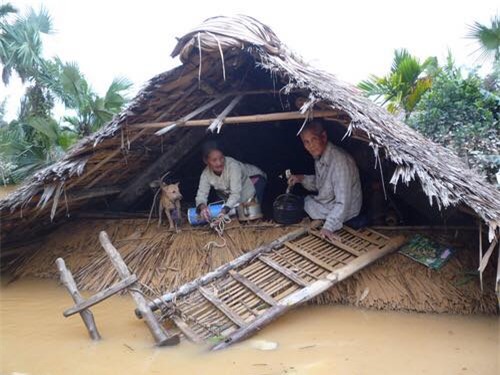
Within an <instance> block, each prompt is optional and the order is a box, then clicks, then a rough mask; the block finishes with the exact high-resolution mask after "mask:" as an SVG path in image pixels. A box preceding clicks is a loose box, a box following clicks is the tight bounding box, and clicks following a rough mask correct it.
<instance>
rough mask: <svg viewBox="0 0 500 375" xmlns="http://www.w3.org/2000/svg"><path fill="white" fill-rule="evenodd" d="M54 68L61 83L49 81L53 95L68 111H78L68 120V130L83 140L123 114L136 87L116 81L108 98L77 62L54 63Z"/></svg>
mask: <svg viewBox="0 0 500 375" xmlns="http://www.w3.org/2000/svg"><path fill="white" fill-rule="evenodd" d="M52 68H53V69H54V70H57V71H58V74H57V79H56V80H54V79H53V76H52V77H49V80H50V82H51V83H50V84H51V88H52V90H53V92H55V93H57V95H58V97H59V98H60V99H61V100H62V101H63V103H64V105H65V106H66V108H68V109H71V110H74V112H75V114H74V115H72V116H64V118H63V121H64V122H66V125H69V126H68V128H71V129H74V130H75V131H76V132H77V133H78V135H79V136H87V135H89V134H91V133H92V132H94V131H96V130H97V129H99V128H100V127H102V126H103V125H104V124H106V123H107V122H108V121H110V120H111V119H112V118H113V116H114V115H115V114H116V113H118V112H120V111H121V109H122V108H123V106H124V105H125V103H126V102H127V100H128V98H127V96H126V91H127V90H129V89H130V87H131V86H132V83H131V82H130V81H129V80H128V79H126V78H115V79H114V80H113V82H112V83H111V85H110V86H109V87H108V90H107V91H106V94H105V96H104V97H100V96H99V95H97V94H96V93H95V92H94V91H93V89H92V87H91V86H90V85H89V83H88V82H87V80H86V79H85V76H84V75H83V74H82V72H81V71H80V69H79V67H78V65H77V64H76V63H74V62H70V63H63V62H62V61H61V60H59V59H57V58H56V59H55V60H54V61H53V65H52Z"/></svg>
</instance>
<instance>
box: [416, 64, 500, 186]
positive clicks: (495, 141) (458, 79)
mask: <svg viewBox="0 0 500 375" xmlns="http://www.w3.org/2000/svg"><path fill="white" fill-rule="evenodd" d="M499 121H500V96H499V93H498V91H496V92H495V91H493V92H492V91H488V87H486V85H485V81H483V80H482V79H481V78H480V77H479V76H478V75H477V73H476V72H475V71H471V72H469V73H468V74H466V75H463V73H462V71H461V69H459V68H457V67H456V66H455V64H454V62H453V60H452V59H451V57H449V58H448V63H447V65H446V66H445V67H443V68H442V69H441V70H440V72H439V73H438V74H437V75H436V76H435V77H434V81H433V85H432V90H430V91H428V92H427V93H426V94H425V95H424V96H423V97H422V99H421V100H420V102H419V103H418V104H417V106H416V109H415V112H414V113H413V114H412V116H411V117H410V118H409V121H408V123H409V125H410V126H412V127H414V128H415V129H417V130H418V131H419V132H421V133H423V134H424V135H426V136H427V137H429V138H430V139H432V140H434V141H436V142H438V143H441V144H443V145H445V146H446V147H448V148H451V149H452V150H454V151H455V152H456V153H458V154H459V155H461V156H463V157H464V158H465V159H466V160H467V161H468V162H469V164H470V165H471V166H473V167H476V168H478V169H480V170H482V171H483V172H484V173H486V174H487V176H488V178H489V179H490V181H491V182H494V178H493V177H494V174H495V173H496V172H497V171H498V170H499V168H500V157H499V156H498V155H499V151H500V123H499Z"/></svg>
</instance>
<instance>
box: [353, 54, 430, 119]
mask: <svg viewBox="0 0 500 375" xmlns="http://www.w3.org/2000/svg"><path fill="white" fill-rule="evenodd" d="M437 70H438V64H437V59H436V58H435V57H430V58H428V59H426V60H425V61H424V62H423V63H420V61H419V60H418V59H417V58H416V57H414V56H412V55H411V54H410V53H409V52H408V51H407V50H406V49H401V50H396V51H394V59H393V62H392V66H391V71H390V72H389V74H387V75H386V76H384V77H378V76H376V75H371V76H370V77H369V78H368V79H367V80H364V81H361V82H360V83H359V85H358V87H359V88H360V89H361V90H363V91H364V92H365V94H366V95H367V96H369V97H372V98H373V99H374V100H375V102H379V103H380V104H381V105H386V106H387V110H388V111H389V112H391V113H398V112H400V111H403V113H404V116H405V118H408V116H409V115H410V114H411V112H412V111H413V110H414V108H415V106H416V105H417V103H418V101H419V100H420V98H421V97H422V95H423V94H424V93H425V92H426V91H427V90H429V89H430V88H431V86H432V76H433V75H434V74H436V72H437Z"/></svg>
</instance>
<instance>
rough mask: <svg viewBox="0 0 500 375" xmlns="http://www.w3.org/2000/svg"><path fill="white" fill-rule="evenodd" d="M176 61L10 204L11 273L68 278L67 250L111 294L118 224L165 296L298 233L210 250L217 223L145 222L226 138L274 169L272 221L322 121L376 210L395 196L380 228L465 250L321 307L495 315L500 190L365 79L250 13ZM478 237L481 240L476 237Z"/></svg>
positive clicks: (393, 260)
mask: <svg viewBox="0 0 500 375" xmlns="http://www.w3.org/2000/svg"><path fill="white" fill-rule="evenodd" d="M172 57H179V58H180V63H179V65H178V66H177V67H175V68H174V69H172V70H170V71H167V72H164V73H161V74H159V75H157V76H155V77H153V78H152V79H151V80H150V81H149V82H148V83H147V84H146V85H145V86H144V88H143V89H142V90H141V91H140V92H139V94H138V95H137V96H136V97H135V99H134V100H133V101H132V102H131V103H130V105H129V106H128V108H127V109H126V110H124V111H123V112H122V113H120V114H119V115H118V116H116V117H115V118H114V119H113V120H112V121H111V122H110V123H108V124H107V125H106V126H105V127H103V128H102V129H101V130H100V131H98V132H96V133H95V134H92V135H91V136H89V137H87V138H85V139H83V140H81V141H80V142H79V143H78V144H76V145H75V146H74V147H73V148H72V149H71V150H70V151H69V152H68V153H67V154H66V155H65V157H64V158H63V159H62V160H60V161H59V162H57V163H55V164H54V165H51V166H49V167H47V168H45V169H43V170H40V171H39V172H37V173H36V174H34V175H33V176H32V177H31V178H29V179H28V180H27V181H25V183H24V184H23V185H22V186H21V187H19V188H18V189H17V190H16V191H15V192H13V193H12V194H10V195H9V196H8V197H6V198H5V199H3V200H1V201H0V210H1V242H2V267H3V268H4V269H5V268H10V269H11V270H13V272H14V274H15V275H17V276H23V275H34V276H40V277H51V276H56V274H57V271H56V269H55V266H54V260H55V259H56V258H57V257H58V256H63V257H64V258H65V259H66V261H67V263H68V266H69V268H71V269H72V270H73V272H74V273H75V275H76V279H77V282H78V283H79V284H80V286H81V287H82V288H84V289H85V288H86V289H93V290H99V289H102V288H105V287H106V286H107V285H109V284H111V283H112V282H113V281H114V280H115V279H116V275H115V274H114V273H113V272H112V270H111V267H108V266H106V264H105V255H104V254H101V253H102V250H101V249H100V247H99V245H98V240H97V233H98V231H99V230H107V232H108V233H110V235H111V237H112V240H113V241H114V243H116V244H117V246H118V247H119V249H120V251H121V252H122V254H123V255H124V259H125V261H126V262H127V264H128V265H129V267H130V268H132V269H134V271H135V272H136V273H137V275H138V277H139V278H140V280H141V281H142V282H143V283H144V284H146V285H149V286H150V287H151V288H152V290H154V291H157V292H162V291H165V290H167V289H170V288H172V287H175V286H177V285H180V284H181V283H183V282H186V281H188V280H189V279H192V278H195V277H197V276H199V275H200V274H203V273H205V272H207V271H209V270H210V269H213V268H215V267H217V266H219V265H220V264H223V263H225V262H227V261H229V260H231V259H233V258H235V257H237V256H238V255H240V254H242V253H243V252H246V251H248V250H251V249H252V248H254V247H256V246H258V245H260V244H262V243H265V242H266V241H270V240H271V239H273V238H275V237H276V236H277V235H279V234H282V233H284V232H286V231H287V230H289V228H287V227H283V226H277V225H274V224H272V223H269V222H265V223H262V224H261V225H260V226H249V225H247V226H238V225H235V226H234V228H233V227H232V228H229V229H228V231H227V234H228V243H227V246H226V247H224V248H222V249H213V250H211V251H204V250H203V245H204V244H205V243H206V242H207V240H209V239H210V238H212V237H213V234H211V233H209V232H208V231H206V230H204V229H200V230H197V229H196V230H195V229H191V228H186V229H184V230H182V231H181V233H179V234H176V233H172V232H169V231H167V229H166V228H164V227H160V228H158V227H156V226H155V225H150V226H148V225H147V217H148V212H149V208H150V206H151V202H152V200H153V192H152V191H151V188H150V186H149V184H150V182H151V181H153V180H155V179H158V178H159V177H160V176H162V175H164V174H165V173H166V172H170V173H171V175H170V176H174V177H175V178H176V179H177V180H179V181H180V182H181V189H182V191H183V194H184V197H185V199H186V201H187V202H189V201H193V199H194V193H195V190H196V186H197V182H198V178H199V175H200V172H201V169H202V163H201V158H200V153H199V147H200V144H201V142H202V141H203V140H204V139H206V138H207V137H214V136H215V137H217V138H218V139H219V140H220V142H222V144H223V145H224V147H225V151H226V153H227V154H228V155H231V156H235V157H236V158H237V159H240V160H243V161H245V162H251V163H253V164H256V165H258V166H259V167H261V168H262V169H263V170H264V171H265V172H266V173H267V174H268V176H269V184H268V185H269V188H268V190H267V192H266V196H265V199H264V212H265V213H266V215H267V217H269V216H270V207H271V202H272V201H273V199H274V198H275V197H276V196H277V195H278V194H280V193H282V192H283V191H284V189H285V183H284V181H283V180H282V179H280V178H279V176H280V175H281V174H282V173H283V172H284V170H285V169H292V170H293V171H294V172H310V171H312V168H313V163H312V159H311V158H310V157H309V156H308V155H307V154H306V152H305V151H304V149H303V147H302V145H301V143H300V140H299V139H298V138H297V136H296V135H297V133H298V131H299V129H300V128H301V126H302V125H303V124H304V123H305V122H307V121H309V120H311V119H313V118H321V119H322V120H323V122H324V123H325V124H327V127H328V132H329V135H330V139H331V141H333V142H334V143H336V144H338V145H340V146H341V147H343V148H345V149H347V150H348V151H349V152H350V153H351V154H352V155H353V156H354V158H355V159H356V161H357V163H358V165H359V168H360V171H361V175H362V176H363V185H364V192H365V197H367V199H365V202H364V204H365V206H370V205H372V206H374V207H375V206H377V205H380V200H377V199H375V197H380V195H381V194H385V198H384V196H383V195H382V197H383V198H382V206H383V207H384V208H383V210H382V213H383V214H386V216H384V215H382V216H381V222H382V224H384V223H385V221H386V219H387V215H388V213H391V214H392V215H393V217H392V218H391V221H393V222H394V224H396V225H392V226H386V227H385V229H386V230H400V231H405V230H406V231H412V230H415V228H417V230H419V231H424V230H426V231H430V232H432V233H433V235H435V236H436V237H441V238H444V239H445V240H446V241H448V242H454V243H457V244H456V246H462V247H465V248H466V250H465V251H461V252H459V255H457V256H456V257H455V259H453V260H452V261H451V262H450V264H449V265H447V266H446V267H445V268H443V270H442V271H441V272H434V271H432V272H431V271H429V270H428V269H425V268H424V267H422V266H419V265H417V266H416V265H415V264H414V263H413V262H412V261H411V260H409V259H407V258H404V257H402V256H401V255H397V254H396V255H394V256H391V257H388V258H386V259H384V260H382V261H379V262H378V263H377V264H374V265H372V266H371V267H369V268H368V269H366V270H363V271H362V272H360V273H359V274H358V275H356V276H355V277H353V278H352V279H350V280H346V281H345V282H343V283H341V284H339V285H338V286H336V287H335V288H333V289H332V290H331V291H329V292H328V293H325V294H323V295H322V296H321V297H320V298H319V299H318V302H342V303H355V304H358V305H361V306H371V307H376V308H400V309H408V310H416V311H439V312H449V311H452V312H487V313H492V312H495V310H496V298H495V294H494V292H493V290H494V289H495V285H497V284H495V283H498V280H497V281H495V273H496V269H495V266H494V263H495V262H496V257H494V256H493V257H491V255H492V253H493V250H494V249H495V248H496V247H495V243H496V242H497V238H498V233H499V229H498V228H499V226H500V193H499V192H498V190H496V189H495V188H494V187H493V186H491V185H490V184H488V183H487V182H486V181H485V179H484V178H483V177H482V176H480V175H479V174H478V173H477V172H475V171H473V170H470V169H469V168H467V166H466V165H465V164H464V163H463V162H462V161H461V160H460V159H459V158H458V157H457V156H456V155H454V154H453V153H452V152H450V151H449V150H447V149H446V148H444V147H442V146H439V145H437V144H435V143H433V142H431V141H429V140H428V139H426V138H424V137H423V136H422V135H420V134H419V133H417V132H415V131H414V130H412V129H411V128H409V127H408V126H407V125H405V124H404V123H402V122H401V121H400V120H398V118H396V117H395V116H393V115H391V114H389V113H388V112H387V111H386V110H385V109H383V108H381V107H379V106H378V105H376V104H374V103H373V102H371V101H370V100H368V99H367V98H365V97H364V96H363V95H362V93H361V92H360V91H359V90H358V89H357V88H356V87H354V86H351V85H349V84H347V83H344V82H341V81H339V80H338V79H337V78H336V77H335V76H334V75H332V74H329V73H327V72H324V71H321V70H318V69H316V68H314V67H313V66H311V65H310V64H308V63H307V62H305V61H304V60H303V59H302V58H301V57H300V56H299V55H297V54H296V53H294V52H292V51H291V50H290V49H289V48H288V47H287V46H286V45H285V44H284V43H282V42H281V40H280V39H279V38H278V37H277V36H276V35H275V33H274V32H273V31H272V30H271V29H270V28H269V27H268V26H266V25H264V24H262V23H260V22H259V21H257V20H255V19H253V18H251V17H248V16H235V17H214V18H209V19H207V20H206V21H204V22H203V23H202V24H201V25H200V26H198V27H196V28H194V29H192V30H191V31H190V32H188V33H186V34H185V35H184V36H182V37H181V38H179V39H178V43H177V45H176V47H175V48H174V50H173V52H172ZM214 134H215V135H214ZM370 198H373V199H372V200H370ZM385 199H388V201H386V200H385ZM386 202H390V203H386ZM389 216H390V215H389ZM379 219H380V217H379ZM387 221H389V219H387ZM402 223H403V224H404V227H398V228H395V226H396V227H397V226H398V225H400V224H402ZM477 233H479V236H478V234H477ZM483 233H484V235H483ZM471 236H473V241H474V242H473V245H471V242H470V241H466V240H465V239H462V237H467V238H470V237H471ZM478 237H479V244H480V255H479V260H480V261H481V262H482V264H483V266H484V265H485V264H486V263H487V260H488V259H490V258H491V259H494V261H493V262H490V265H489V266H488V267H483V269H485V273H484V283H485V284H486V286H485V288H484V292H481V289H480V287H479V281H478V279H479V278H478V277H477V276H476V275H470V274H469V271H471V270H477V268H478V267H479V263H480V262H479V260H478V255H477V244H478ZM490 241H491V245H489V243H490ZM483 248H484V252H483ZM481 275H482V273H481ZM497 288H498V287H497ZM367 291H368V292H367Z"/></svg>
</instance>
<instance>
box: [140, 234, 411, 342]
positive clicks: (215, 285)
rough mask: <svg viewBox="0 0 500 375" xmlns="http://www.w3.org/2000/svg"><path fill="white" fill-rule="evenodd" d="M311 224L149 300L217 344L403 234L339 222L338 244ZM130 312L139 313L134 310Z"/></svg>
mask: <svg viewBox="0 0 500 375" xmlns="http://www.w3.org/2000/svg"><path fill="white" fill-rule="evenodd" d="M317 228H318V224H316V225H314V226H312V227H311V228H302V229H299V230H297V231H295V232H292V233H290V234H288V235H286V236H283V237H281V238H279V239H277V240H275V241H274V242H273V243H271V244H269V245H268V246H263V247H261V248H258V249H255V250H253V251H251V252H249V253H246V254H244V255H242V256H241V257H239V258H237V259H235V260H234V261H232V262H230V263H228V264H226V265H223V266H221V267H219V268H218V269H216V270H215V271H212V272H210V273H209V274H207V275H204V276H202V277H201V278H199V279H196V280H194V281H192V282H190V283H187V284H185V285H183V286H181V287H180V288H178V289H177V290H176V291H174V292H170V293H167V294H165V295H163V296H162V297H160V298H158V299H156V300H155V301H153V302H151V303H150V307H151V309H152V310H157V309H161V311H162V316H164V317H167V318H166V319H169V320H170V321H171V322H173V323H174V324H175V326H177V328H178V329H179V331H180V332H181V333H182V334H183V335H184V337H185V338H187V339H188V340H190V341H192V342H195V343H204V342H205V343H210V344H211V345H212V349H213V350H218V349H223V348H225V347H227V346H229V345H231V344H233V343H235V342H238V341H240V340H242V339H244V338H246V337H248V336H250V335H252V334H254V333H255V332H256V331H258V330H259V329H261V328H262V327H263V326H265V325H267V324H268V323H270V322H271V321H272V320H274V319H276V318H277V317H278V316H280V315H282V314H284V313H285V312H286V311H288V310H290V309H291V308H293V307H295V306H297V305H299V304H301V303H303V302H305V301H307V300H309V299H311V298H313V297H315V296H317V295H319V294H321V293H322V292H324V291H326V290H327V289H328V288H330V287H331V286H332V285H334V284H336V283H337V282H340V281H342V280H344V279H346V278H347V277H349V276H351V275H352V274H354V273H355V272H357V271H359V270H360V269H362V268H364V267H366V266H367V265H369V264H371V263H373V262H374V261H376V260H377V259H379V258H381V257H382V256H384V255H386V254H388V253H390V252H392V251H394V250H396V249H397V248H399V247H400V246H401V245H402V244H403V243H404V240H405V239H404V237H403V236H398V237H393V238H390V237H387V236H384V235H382V234H380V233H378V232H376V231H374V230H371V229H369V228H365V229H362V230H359V231H358V230H353V229H351V228H349V227H346V226H344V227H343V229H342V230H340V231H339V232H338V233H339V235H340V238H341V241H329V240H325V239H323V238H321V237H320V236H319V231H318V229H317ZM136 314H137V316H138V317H139V318H140V317H141V314H140V312H139V311H137V310H136Z"/></svg>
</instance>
